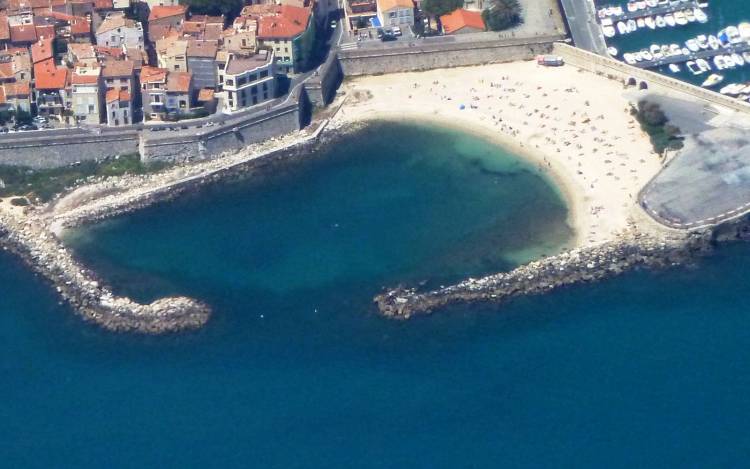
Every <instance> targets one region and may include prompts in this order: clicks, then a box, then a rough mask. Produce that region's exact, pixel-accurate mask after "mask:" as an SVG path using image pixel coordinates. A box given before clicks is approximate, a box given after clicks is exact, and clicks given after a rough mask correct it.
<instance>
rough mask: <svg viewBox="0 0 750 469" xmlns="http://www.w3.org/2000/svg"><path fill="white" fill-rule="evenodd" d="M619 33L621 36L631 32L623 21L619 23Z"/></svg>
mask: <svg viewBox="0 0 750 469" xmlns="http://www.w3.org/2000/svg"><path fill="white" fill-rule="evenodd" d="M617 32H618V33H620V34H621V35H623V34H628V33H629V32H630V31H628V27H627V26H626V25H625V23H623V22H622V21H618V22H617Z"/></svg>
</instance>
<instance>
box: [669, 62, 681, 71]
mask: <svg viewBox="0 0 750 469" xmlns="http://www.w3.org/2000/svg"><path fill="white" fill-rule="evenodd" d="M669 71H670V72H672V73H680V66H679V65H677V64H669Z"/></svg>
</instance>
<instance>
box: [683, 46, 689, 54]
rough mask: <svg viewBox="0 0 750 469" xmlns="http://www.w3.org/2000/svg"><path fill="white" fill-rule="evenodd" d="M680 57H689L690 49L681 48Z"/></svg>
mask: <svg viewBox="0 0 750 469" xmlns="http://www.w3.org/2000/svg"><path fill="white" fill-rule="evenodd" d="M682 55H690V49H688V48H687V47H683V48H682Z"/></svg>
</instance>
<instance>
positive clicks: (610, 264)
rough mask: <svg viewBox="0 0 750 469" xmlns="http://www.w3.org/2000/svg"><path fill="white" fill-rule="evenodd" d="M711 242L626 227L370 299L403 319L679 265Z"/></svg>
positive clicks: (704, 236) (706, 235)
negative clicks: (521, 261)
mask: <svg viewBox="0 0 750 469" xmlns="http://www.w3.org/2000/svg"><path fill="white" fill-rule="evenodd" d="M712 242H713V235H712V233H711V232H710V231H707V232H701V233H690V234H687V233H674V234H673V235H666V236H664V237H654V236H651V235H645V234H641V233H638V232H635V231H631V232H629V233H624V234H622V235H620V236H618V238H617V239H616V240H613V241H611V242H608V243H603V244H600V245H596V246H592V247H586V248H577V249H572V250H569V251H565V252H563V253H561V254H559V255H556V256H551V257H547V258H545V259H542V260H539V261H534V262H530V263H528V264H526V265H523V266H520V267H518V268H516V269H514V270H511V271H509V272H505V273H497V274H493V275H489V276H486V277H482V278H478V279H474V278H469V279H467V280H464V281H462V282H460V283H458V284H455V285H452V286H448V287H444V288H440V289H438V290H433V291H427V292H419V291H417V290H416V289H414V288H407V287H404V286H400V287H398V288H394V289H390V290H387V291H385V292H383V293H382V294H380V295H377V296H376V297H375V299H374V301H375V303H377V306H378V309H379V310H380V312H381V313H382V314H383V315H385V316H387V317H391V318H396V319H408V318H410V317H412V316H414V315H419V314H428V313H430V312H432V311H433V310H435V309H436V308H439V307H442V306H446V305H449V304H453V303H460V302H479V301H484V302H499V301H502V300H506V299H508V298H511V297H514V296H520V295H532V294H539V293H545V292H549V291H551V290H554V289H556V288H560V287H563V286H567V285H574V284H578V283H587V282H593V281H597V280H601V279H604V278H606V277H610V276H615V275H618V274H621V273H623V272H625V271H627V270H630V269H633V268H635V267H639V266H642V267H669V266H673V265H679V264H682V263H684V262H685V261H687V260H689V259H691V258H693V257H694V256H695V255H697V254H700V253H704V252H706V251H708V250H710V249H711V246H712Z"/></svg>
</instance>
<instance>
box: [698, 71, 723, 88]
mask: <svg viewBox="0 0 750 469" xmlns="http://www.w3.org/2000/svg"><path fill="white" fill-rule="evenodd" d="M722 81H724V77H723V76H722V75H719V74H718V73H712V74H711V75H709V76H708V78H706V80H705V81H704V82H703V83H701V86H702V87H704V88H711V87H712V86H716V85H718V84H719V83H721V82H722Z"/></svg>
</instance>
